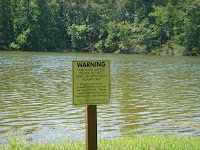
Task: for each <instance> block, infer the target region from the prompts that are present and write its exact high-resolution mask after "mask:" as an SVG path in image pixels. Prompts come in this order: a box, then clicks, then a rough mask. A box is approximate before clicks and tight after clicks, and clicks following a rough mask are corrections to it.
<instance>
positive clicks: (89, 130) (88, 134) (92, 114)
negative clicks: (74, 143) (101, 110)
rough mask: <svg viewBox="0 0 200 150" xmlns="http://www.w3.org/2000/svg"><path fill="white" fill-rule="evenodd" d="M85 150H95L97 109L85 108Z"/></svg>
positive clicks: (90, 106) (89, 106) (87, 106)
mask: <svg viewBox="0 0 200 150" xmlns="http://www.w3.org/2000/svg"><path fill="white" fill-rule="evenodd" d="M85 139H86V150H97V107H96V105H86V106H85Z"/></svg>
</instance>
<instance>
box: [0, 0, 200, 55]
mask: <svg viewBox="0 0 200 150" xmlns="http://www.w3.org/2000/svg"><path fill="white" fill-rule="evenodd" d="M0 18H1V20H0V48H6V49H18V50H30V51H62V50H66V49H67V50H70V49H71V50H75V51H98V52H109V53H112V52H116V51H118V52H120V53H155V50H156V49H157V50H158V51H159V52H163V51H172V53H171V54H174V55H176V53H174V51H176V49H174V48H177V47H183V48H181V49H182V50H183V49H184V51H182V50H181V51H179V52H180V53H182V54H184V55H199V53H200V19H199V18H200V3H199V0H185V1H182V0H176V1H172V0H167V1H161V0H154V1H147V0H100V1H97V0H83V1H80V0H75V1H72V0H70V1H64V0H47V1H44V0H26V1H24V0H6V1H5V0H0ZM174 45H177V46H174ZM156 53H157V52H156ZM169 54H170V53H169Z"/></svg>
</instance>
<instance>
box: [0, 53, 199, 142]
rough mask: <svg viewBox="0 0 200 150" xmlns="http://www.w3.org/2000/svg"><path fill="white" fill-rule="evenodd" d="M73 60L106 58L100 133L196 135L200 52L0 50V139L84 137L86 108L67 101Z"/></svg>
mask: <svg viewBox="0 0 200 150" xmlns="http://www.w3.org/2000/svg"><path fill="white" fill-rule="evenodd" d="M73 60H110V62H111V99H110V103H108V104H104V105H100V106H98V107H97V112H98V137H99V138H101V139H105V138H116V137H119V136H145V135H147V134H157V133H159V134H164V135H165V134H166V135H171V134H176V135H178V136H200V57H189V56H188V57H183V56H179V57H177V56H150V55H125V54H97V53H42V52H6V51H0V79H1V80H0V143H5V142H6V137H7V136H8V135H9V134H22V135H24V136H25V137H26V138H27V139H28V140H31V141H32V140H33V141H36V142H43V141H45V142H46V141H47V142H52V141H58V140H60V139H70V140H83V139H84V137H85V118H84V117H85V107H84V106H74V105H72V61H73Z"/></svg>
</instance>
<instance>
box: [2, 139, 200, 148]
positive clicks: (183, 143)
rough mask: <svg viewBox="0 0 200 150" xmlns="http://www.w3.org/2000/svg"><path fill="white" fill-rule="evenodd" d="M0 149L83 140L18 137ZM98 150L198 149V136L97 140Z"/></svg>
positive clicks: (75, 144) (78, 144) (63, 144)
mask: <svg viewBox="0 0 200 150" xmlns="http://www.w3.org/2000/svg"><path fill="white" fill-rule="evenodd" d="M0 150H85V142H84V141H79V142H70V141H68V140H66V141H63V142H59V143H29V144H24V142H23V140H22V139H20V138H11V139H9V144H7V145H0ZM98 150H200V137H187V138H186V137H166V136H155V137H154V136H147V137H141V138H139V137H131V138H127V137H123V138H117V139H111V140H99V141H98Z"/></svg>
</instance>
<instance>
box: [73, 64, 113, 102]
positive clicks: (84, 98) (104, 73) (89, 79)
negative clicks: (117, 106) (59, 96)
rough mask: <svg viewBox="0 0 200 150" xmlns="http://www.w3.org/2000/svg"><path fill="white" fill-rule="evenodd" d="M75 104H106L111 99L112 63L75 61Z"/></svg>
mask: <svg viewBox="0 0 200 150" xmlns="http://www.w3.org/2000/svg"><path fill="white" fill-rule="evenodd" d="M72 68H73V104H74V105H97V104H105V103H108V102H109V99H110V61H109V60H84V61H73V62H72Z"/></svg>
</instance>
